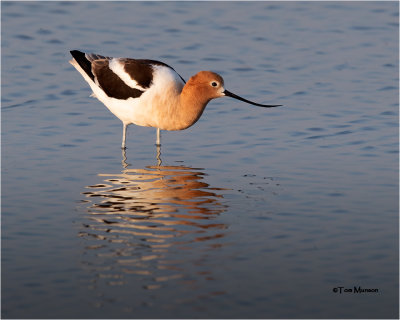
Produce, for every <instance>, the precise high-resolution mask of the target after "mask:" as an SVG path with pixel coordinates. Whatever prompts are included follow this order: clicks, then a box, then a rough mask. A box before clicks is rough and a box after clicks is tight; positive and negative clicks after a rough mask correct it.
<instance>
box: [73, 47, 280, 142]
mask: <svg viewBox="0 0 400 320" xmlns="http://www.w3.org/2000/svg"><path fill="white" fill-rule="evenodd" d="M71 55H72V57H73V59H71V60H70V63H71V64H72V65H73V66H74V67H75V68H76V69H77V70H78V71H79V73H80V74H81V75H82V76H83V78H84V79H85V80H86V81H87V82H88V83H89V85H90V87H91V88H92V90H93V96H94V97H96V98H97V99H99V100H100V101H101V102H103V103H104V104H105V106H106V107H107V108H108V109H109V110H110V111H111V112H112V113H113V114H114V115H115V116H116V117H117V118H118V119H120V120H121V121H122V123H123V132H122V148H123V149H125V146H126V144H125V140H126V129H127V126H128V125H130V124H132V123H133V124H136V125H139V126H146V127H155V128H157V145H160V130H183V129H186V128H189V127H190V126H192V125H193V124H195V123H196V122H197V120H199V118H200V116H201V115H202V113H203V111H204V108H205V107H206V105H207V103H208V102H209V101H210V100H212V99H215V98H219V97H224V96H228V97H232V98H235V99H238V100H241V101H244V102H247V103H250V104H253V105H256V106H259V107H264V108H273V107H279V106H280V105H264V104H260V103H256V102H252V101H249V100H247V99H244V98H242V97H239V96H237V95H235V94H234V93H232V92H230V91H228V90H226V89H225V88H224V79H222V77H221V76H220V75H218V74H216V73H214V72H211V71H200V72H199V73H197V74H196V75H194V76H193V77H191V78H190V79H189V81H188V82H187V83H185V80H183V78H182V77H181V76H180V75H179V74H178V73H177V72H176V71H175V70H174V69H173V68H171V67H170V66H168V65H167V64H165V63H163V62H160V61H155V60H143V59H130V58H112V57H105V56H101V55H98V54H93V53H84V52H80V51H77V50H73V51H71Z"/></svg>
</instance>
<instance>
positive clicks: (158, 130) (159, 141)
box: [156, 128, 161, 146]
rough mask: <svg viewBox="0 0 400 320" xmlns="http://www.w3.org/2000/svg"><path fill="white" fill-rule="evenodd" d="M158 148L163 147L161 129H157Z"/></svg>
mask: <svg viewBox="0 0 400 320" xmlns="http://www.w3.org/2000/svg"><path fill="white" fill-rule="evenodd" d="M156 146H161V130H160V128H157V142H156Z"/></svg>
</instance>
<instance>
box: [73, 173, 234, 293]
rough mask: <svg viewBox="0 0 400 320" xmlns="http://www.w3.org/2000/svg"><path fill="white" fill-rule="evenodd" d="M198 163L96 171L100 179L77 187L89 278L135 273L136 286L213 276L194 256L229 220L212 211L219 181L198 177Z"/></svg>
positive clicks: (123, 279) (110, 280)
mask: <svg viewBox="0 0 400 320" xmlns="http://www.w3.org/2000/svg"><path fill="white" fill-rule="evenodd" d="M202 170H203V169H198V168H190V167H186V166H160V165H159V166H148V167H146V168H144V169H128V168H125V169H124V170H123V171H122V172H121V173H120V174H99V176H101V177H104V181H103V183H100V184H97V185H92V186H88V187H87V189H88V190H87V191H86V192H84V193H83V194H84V195H85V197H86V199H85V200H84V203H85V206H86V211H87V215H86V216H85V217H84V223H83V224H82V229H81V230H80V236H81V237H82V238H83V239H84V240H85V241H84V242H85V243H84V245H85V247H84V255H83V256H84V259H83V260H84V261H83V265H84V267H85V268H87V269H89V271H90V274H92V275H93V278H92V280H91V284H90V286H92V287H94V288H96V287H97V286H98V285H99V283H98V282H99V281H102V282H103V281H104V280H105V282H106V283H107V284H108V285H124V284H127V283H129V282H130V281H131V280H130V279H132V277H136V278H135V280H134V282H135V284H138V283H140V287H141V288H145V289H158V288H160V287H161V286H162V285H163V283H165V282H166V281H170V280H174V281H181V282H182V283H185V282H187V281H188V280H185V278H187V277H189V278H190V279H191V280H190V281H192V282H193V281H194V282H196V277H198V278H199V277H200V278H203V280H204V278H207V280H209V279H212V276H211V274H212V270H207V267H206V266H204V265H203V266H201V267H199V263H198V261H199V260H201V259H203V258H204V256H202V255H208V254H209V253H210V251H212V250H215V249H216V248H219V247H221V246H223V245H224V243H225V242H226V239H225V236H226V229H227V227H228V226H227V225H226V224H224V223H221V222H219V221H218V220H219V219H218V216H219V215H220V214H221V213H222V212H224V211H225V210H226V209H227V207H226V205H224V204H223V203H222V202H221V201H222V200H223V196H222V194H223V191H222V190H224V189H220V188H212V187H210V186H209V185H208V184H207V183H206V182H204V176H205V174H204V173H203V172H202ZM192 249H193V250H192ZM204 268H205V269H204ZM177 279H179V280H177ZM190 281H189V282H190Z"/></svg>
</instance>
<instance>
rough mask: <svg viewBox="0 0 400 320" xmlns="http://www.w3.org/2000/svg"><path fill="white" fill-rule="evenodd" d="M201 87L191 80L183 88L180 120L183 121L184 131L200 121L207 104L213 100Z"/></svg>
mask: <svg viewBox="0 0 400 320" xmlns="http://www.w3.org/2000/svg"><path fill="white" fill-rule="evenodd" d="M203 91H204V89H203V88H202V87H201V86H198V85H194V84H193V83H192V81H191V79H190V80H189V81H188V82H187V83H186V85H185V86H184V87H183V90H182V92H181V95H180V108H179V109H180V110H179V118H180V119H181V121H180V122H181V123H182V129H186V128H188V127H190V126H192V125H193V124H195V123H196V122H197V120H199V118H200V117H201V115H202V113H203V111H204V109H205V107H206V105H207V103H208V102H209V101H210V100H211V98H210V97H209V96H208V97H207V94H205V92H203ZM182 129H180V130H182Z"/></svg>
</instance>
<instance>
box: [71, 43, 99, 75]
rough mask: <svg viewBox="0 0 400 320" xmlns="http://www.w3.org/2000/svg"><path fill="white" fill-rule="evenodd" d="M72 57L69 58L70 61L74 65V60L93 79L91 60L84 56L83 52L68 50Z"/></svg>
mask: <svg viewBox="0 0 400 320" xmlns="http://www.w3.org/2000/svg"><path fill="white" fill-rule="evenodd" d="M70 52H71V55H72V57H73V58H74V59H72V60H70V63H71V64H72V65H74V62H75V61H76V63H78V64H79V66H80V67H81V68H82V70H83V71H85V73H86V74H87V75H88V76H89V77H90V79H92V80H93V81H94V75H93V73H92V62H91V61H90V60H89V59H88V58H87V57H86V54H85V53H84V52H81V51H78V50H72V51H70Z"/></svg>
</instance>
